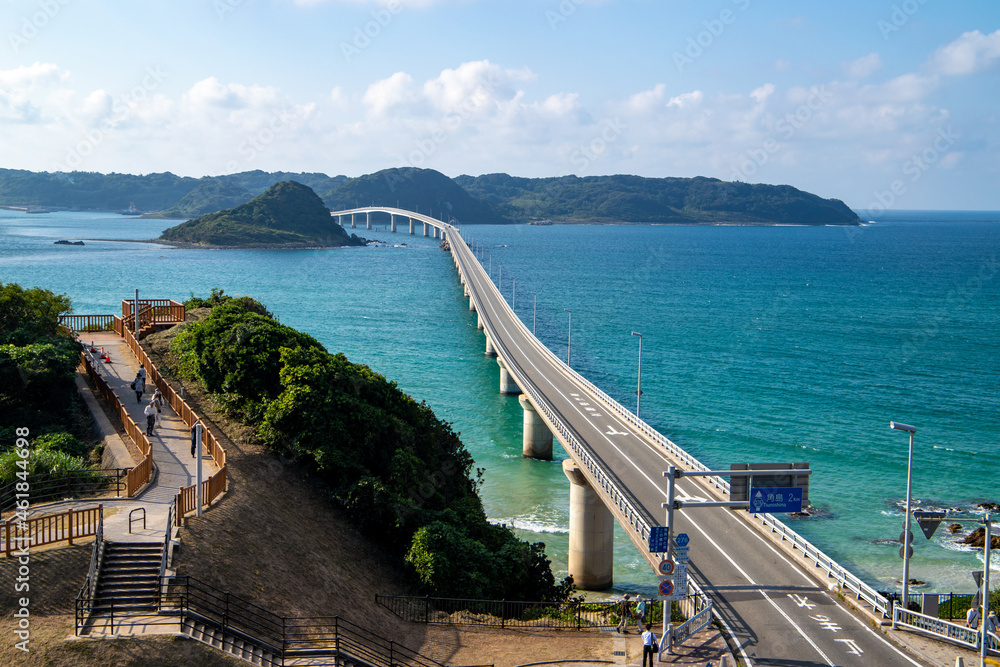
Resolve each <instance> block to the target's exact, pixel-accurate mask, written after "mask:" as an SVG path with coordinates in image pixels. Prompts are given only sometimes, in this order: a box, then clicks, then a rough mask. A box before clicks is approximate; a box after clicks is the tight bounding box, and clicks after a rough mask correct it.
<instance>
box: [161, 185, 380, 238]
mask: <svg viewBox="0 0 1000 667" xmlns="http://www.w3.org/2000/svg"><path fill="white" fill-rule="evenodd" d="M160 239H162V240H164V241H180V242H184V243H196V244H200V245H206V246H238V247H248V248H254V247H270V246H281V247H290V248H291V247H311V246H346V245H364V241H363V240H362V239H359V238H358V237H357V236H349V235H348V234H347V232H345V231H344V230H343V228H341V227H340V225H338V224H337V223H336V221H334V219H333V218H332V217H331V216H330V211H329V210H328V209H327V208H326V207H325V206H324V205H323V201H322V200H321V199H320V198H319V197H318V196H316V193H315V192H313V191H312V189H310V188H309V187H308V186H305V185H302V184H301V183H296V182H295V181H282V182H280V183H278V184H276V185H274V186H272V187H271V188H270V189H268V190H267V192H265V193H264V194H262V195H259V196H257V197H254V198H253V199H251V200H250V201H249V202H247V203H245V204H240V205H239V206H237V207H235V208H230V209H226V210H223V211H218V212H217V213H210V214H208V215H204V216H202V217H200V218H195V219H194V220H188V221H187V222H183V223H181V224H179V225H177V226H175V227H171V228H170V229H167V230H165V231H164V232H163V234H162V235H161V236H160Z"/></svg>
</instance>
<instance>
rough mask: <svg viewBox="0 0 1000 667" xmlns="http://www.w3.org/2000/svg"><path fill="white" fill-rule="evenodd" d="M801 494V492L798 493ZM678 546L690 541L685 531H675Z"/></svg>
mask: <svg viewBox="0 0 1000 667" xmlns="http://www.w3.org/2000/svg"><path fill="white" fill-rule="evenodd" d="M800 495H801V494H800ZM674 541H675V542H676V543H677V546H679V547H686V546H687V543H688V542H690V541H691V538H690V537H688V534H687V533H677V537H676V538H675V539H674Z"/></svg>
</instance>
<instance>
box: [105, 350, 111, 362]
mask: <svg viewBox="0 0 1000 667" xmlns="http://www.w3.org/2000/svg"><path fill="white" fill-rule="evenodd" d="M104 363H106V364H110V363H111V353H110V352H108V354H107V356H106V357H105V358H104Z"/></svg>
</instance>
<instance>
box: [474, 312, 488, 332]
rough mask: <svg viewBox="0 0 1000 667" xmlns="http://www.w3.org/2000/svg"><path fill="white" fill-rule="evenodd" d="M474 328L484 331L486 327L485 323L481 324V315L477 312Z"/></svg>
mask: <svg viewBox="0 0 1000 667" xmlns="http://www.w3.org/2000/svg"><path fill="white" fill-rule="evenodd" d="M476 328H477V329H479V330H480V331H484V330H485V329H486V325H485V324H483V316H482V315H480V314H479V313H476Z"/></svg>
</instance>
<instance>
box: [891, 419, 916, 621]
mask: <svg viewBox="0 0 1000 667" xmlns="http://www.w3.org/2000/svg"><path fill="white" fill-rule="evenodd" d="M889 428H891V429H893V430H896V431H906V432H907V433H909V434H910V451H909V454H908V455H907V457H906V518H905V519H903V539H902V540H900V541H901V542H902V543H903V549H902V552H903V596H902V598H903V599H902V600H901V602H902V604H903V609H909V608H910V552H911V551H912V550H913V547H912V545H911V543H910V509H911V507H912V503H913V496H912V493H911V491H912V489H913V436H914V434H915V433H916V432H917V428H916V427H915V426H910V425H909V424H903V423H900V422H893V421H891V422H889ZM892 627H893V628H895V627H896V616H895V614H893V617H892Z"/></svg>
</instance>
